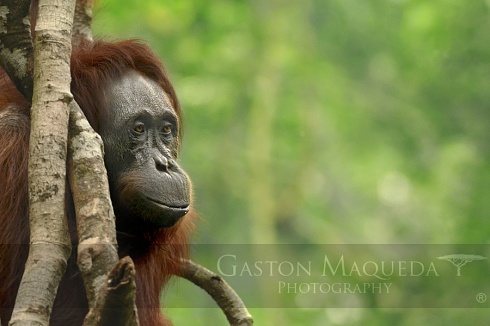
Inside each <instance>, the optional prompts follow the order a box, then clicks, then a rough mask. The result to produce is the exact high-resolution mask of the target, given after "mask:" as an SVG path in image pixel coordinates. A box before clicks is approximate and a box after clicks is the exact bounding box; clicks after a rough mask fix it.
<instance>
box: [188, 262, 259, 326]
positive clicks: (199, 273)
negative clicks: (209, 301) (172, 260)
mask: <svg viewBox="0 0 490 326" xmlns="http://www.w3.org/2000/svg"><path fill="white" fill-rule="evenodd" d="M182 265H183V266H182V270H181V274H180V275H179V276H180V277H183V278H185V279H187V280H189V281H191V282H192V283H194V284H195V285H197V286H199V287H200V288H202V289H203V290H205V291H206V292H207V293H208V294H209V295H210V296H211V297H212V298H213V299H214V301H216V303H217V304H218V306H219V307H220V308H221V310H223V312H224V313H225V315H226V318H227V319H228V322H229V323H230V325H232V326H249V325H253V318H252V315H250V313H249V312H248V310H247V308H246V307H245V304H244V303H243V301H242V299H241V298H240V297H239V296H238V294H237V293H236V292H235V291H234V290H233V289H232V288H231V287H230V286H229V285H228V283H226V281H225V280H223V278H222V277H221V276H219V275H217V274H216V273H213V272H211V271H210V270H208V269H206V268H204V267H202V266H201V265H198V264H196V263H194V262H193V261H191V260H184V261H183V264H182Z"/></svg>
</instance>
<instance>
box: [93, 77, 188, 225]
mask: <svg viewBox="0 0 490 326" xmlns="http://www.w3.org/2000/svg"><path fill="white" fill-rule="evenodd" d="M106 94H107V98H108V100H109V108H110V110H109V116H108V118H107V119H102V120H103V121H102V124H101V126H100V130H101V131H100V135H101V137H102V140H103V142H104V149H105V165H106V168H107V171H108V175H109V184H110V188H111V196H112V201H113V204H114V207H115V210H116V212H115V213H116V216H117V224H118V229H119V230H120V229H121V228H122V229H124V230H123V231H138V230H143V231H144V230H147V229H153V230H154V229H159V228H165V227H170V226H173V225H174V224H175V223H176V222H177V221H178V220H179V219H180V218H181V217H182V216H184V215H185V214H187V212H188V211H189V206H190V201H191V186H190V181H189V178H188V177H187V175H186V173H185V172H184V171H183V170H182V169H181V168H180V167H179V166H178V164H177V162H176V161H175V160H176V158H177V155H178V149H179V141H180V140H179V139H178V135H179V132H178V131H179V128H180V126H179V119H178V117H177V115H176V114H175V111H174V109H173V108H172V106H171V104H170V101H169V99H168V97H167V95H166V94H165V93H164V91H163V90H162V88H161V87H160V86H159V85H158V84H157V83H156V82H154V81H153V80H151V79H149V78H147V77H145V76H143V75H141V74H139V73H138V72H136V71H129V72H128V73H126V74H125V75H123V77H122V78H121V79H119V80H117V81H115V82H114V83H112V84H111V85H110V86H109V87H108V89H107V90H106ZM126 229H127V230H126Z"/></svg>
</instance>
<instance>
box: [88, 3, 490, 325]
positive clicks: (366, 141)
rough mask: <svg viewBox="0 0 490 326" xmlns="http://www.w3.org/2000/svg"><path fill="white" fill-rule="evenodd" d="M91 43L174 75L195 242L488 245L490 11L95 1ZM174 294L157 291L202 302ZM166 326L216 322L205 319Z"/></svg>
mask: <svg viewBox="0 0 490 326" xmlns="http://www.w3.org/2000/svg"><path fill="white" fill-rule="evenodd" d="M94 32H95V34H96V35H98V36H101V37H105V38H109V39H122V38H139V39H142V40H145V41H146V42H148V43H149V44H150V45H151V47H152V48H153V49H154V50H155V51H156V52H157V53H158V54H159V55H160V57H161V58H162V59H163V60H164V62H165V64H166V67H167V69H168V71H169V72H170V75H171V79H172V81H173V83H174V86H175V88H176V90H177V93H178V95H179V98H180V100H181V102H182V106H183V108H184V112H185V128H186V129H185V132H184V145H183V150H182V155H181V158H180V160H181V163H182V165H183V166H184V168H185V169H186V170H187V172H188V173H189V175H190V176H191V179H192V180H193V183H194V189H195V207H196V210H197V211H198V213H199V214H200V216H201V217H202V220H201V221H200V222H199V224H198V230H199V231H198V235H197V236H196V238H195V239H194V242H196V243H214V244H230V243H232V244H266V243H272V244H279V243H286V244H292V243H303V244H317V243H318V244H321V243H349V244H363V243H387V244H390V243H416V244H438V243H444V244H452V243H463V244H464V243H484V244H488V243H489V242H490V219H489V218H490V217H489V212H490V1H488V0H471V1H460V0H457V1H456V0H391V1H389V0H370V1H362V0H248V1H236V0H235V1H234V0H213V1H202V0H180V1H170V0H145V1H136V0H125V1H116V0H100V1H99V3H98V5H97V6H96V10H95V16H94ZM209 267H210V268H212V266H209ZM183 282H185V281H179V284H176V285H174V286H173V287H172V289H171V291H172V293H167V294H166V297H173V296H177V297H178V298H180V299H175V300H201V297H200V295H198V294H196V293H197V292H199V291H200V290H198V289H195V288H192V287H187V285H185V284H180V283H183ZM486 290H487V292H488V289H486ZM193 291H196V292H193ZM488 294H489V295H490V292H489V293H488ZM258 295H259V292H258ZM203 298H204V297H203ZM204 299H205V298H204ZM251 312H252V314H253V315H254V317H255V320H256V325H275V324H282V325H361V324H362V325H461V324H463V323H465V324H469V325H485V324H487V323H488V321H489V320H490V311H489V310H488V309H381V308H379V309H376V308H372V309H354V308H352V309H348V308H344V309H326V308H325V309H319V308H316V309H305V308H302V309H300V308H297V309H292V308H289V309H286V308H284V309H279V308H278V309H259V308H252V309H251ZM168 314H169V315H170V316H171V317H172V319H173V320H174V322H175V324H176V325H177V326H178V325H189V324H192V325H195V326H197V325H226V320H225V319H224V317H222V316H221V312H220V311H219V310H218V309H212V308H201V309H199V308H193V309H190V308H188V309H185V308H179V309H178V308H172V309H168Z"/></svg>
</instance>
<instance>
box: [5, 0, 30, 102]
mask: <svg viewBox="0 0 490 326" xmlns="http://www.w3.org/2000/svg"><path fill="white" fill-rule="evenodd" d="M30 4H31V2H30V0H2V1H1V2H0V65H1V66H2V67H3V69H4V70H5V71H6V72H7V74H8V75H9V77H10V79H11V80H12V81H13V82H14V84H15V86H16V87H17V89H18V90H19V91H20V92H21V93H22V95H24V96H25V98H26V99H27V100H28V101H30V100H31V98H32V85H33V84H32V68H33V46H32V38H31V24H30V20H29V7H30Z"/></svg>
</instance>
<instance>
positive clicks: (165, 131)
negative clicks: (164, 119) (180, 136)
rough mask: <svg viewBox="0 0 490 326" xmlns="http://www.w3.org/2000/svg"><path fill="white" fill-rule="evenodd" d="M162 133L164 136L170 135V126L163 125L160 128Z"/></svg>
mask: <svg viewBox="0 0 490 326" xmlns="http://www.w3.org/2000/svg"><path fill="white" fill-rule="evenodd" d="M162 132H163V134H164V135H165V136H168V135H170V134H171V133H172V126H171V125H165V126H163V128H162Z"/></svg>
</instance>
